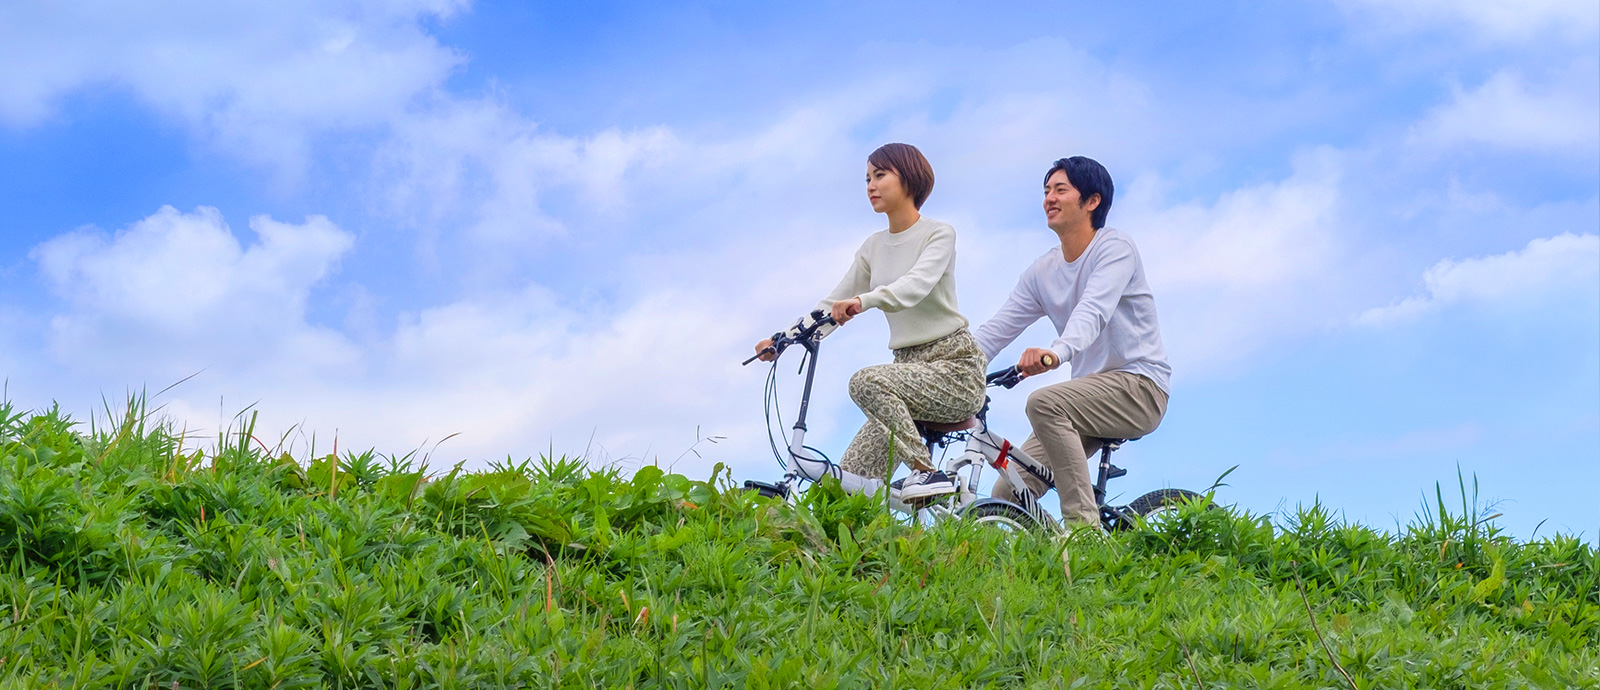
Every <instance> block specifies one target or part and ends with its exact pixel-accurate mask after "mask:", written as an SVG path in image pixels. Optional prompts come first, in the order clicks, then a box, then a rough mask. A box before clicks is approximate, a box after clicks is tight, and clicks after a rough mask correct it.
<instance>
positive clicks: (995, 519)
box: [966, 503, 1037, 532]
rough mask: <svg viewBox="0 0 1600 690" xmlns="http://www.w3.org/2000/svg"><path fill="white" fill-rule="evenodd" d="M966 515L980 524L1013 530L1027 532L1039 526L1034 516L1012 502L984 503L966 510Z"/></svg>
mask: <svg viewBox="0 0 1600 690" xmlns="http://www.w3.org/2000/svg"><path fill="white" fill-rule="evenodd" d="M966 517H967V518H968V519H970V520H972V521H973V522H976V523H978V524H980V525H993V526H995V527H999V528H1001V529H1004V530H1008V531H1011V532H1026V531H1028V530H1030V529H1033V528H1034V527H1035V526H1037V523H1036V522H1035V521H1034V519H1033V516H1032V515H1029V514H1028V511H1026V510H1023V509H1022V508H1020V507H1017V506H1016V505H1013V504H1010V503H984V504H982V505H978V506H974V507H973V508H972V509H971V510H968V511H967V512H966Z"/></svg>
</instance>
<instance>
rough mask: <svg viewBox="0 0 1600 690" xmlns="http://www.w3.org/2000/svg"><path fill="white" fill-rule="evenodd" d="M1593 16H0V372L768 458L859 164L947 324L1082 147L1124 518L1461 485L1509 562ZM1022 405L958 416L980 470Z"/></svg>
mask: <svg viewBox="0 0 1600 690" xmlns="http://www.w3.org/2000/svg"><path fill="white" fill-rule="evenodd" d="M1597 15H1600V9H1597V8H1595V7H1594V5H1593V3H1592V2H1587V1H1584V0H1579V1H1575V2H1573V1H1567V0H1539V1H1536V2H1515V3H1513V2H1501V1H1498V0H1466V1H1458V2H1445V1H1443V0H1413V1H1411V2H1377V1H1375V0H1342V1H1337V2H1308V3H1293V4H1291V3H1269V2H1235V3H1203V4H1198V5H1197V4H1194V3H1172V4H1167V5H1150V4H1143V5H1128V6H1102V5H1092V4H1071V3H1060V2H1057V3H1035V4H1022V3H1015V4H1008V5H1007V6H1006V7H1004V8H1001V9H995V8H991V7H977V6H972V5H971V4H970V3H965V4H961V3H947V4H928V3H919V4H915V5H910V4H899V3H875V4H872V5H871V6H866V7H863V6H860V5H859V4H856V3H812V4H807V5H805V6H796V5H794V4H792V3H789V4H777V3H701V4H692V5H675V6H669V5H659V4H644V3H582V4H572V3H547V4H542V3H467V2H457V1H453V0H397V1H394V2H381V1H378V0H368V1H364V2H349V3H341V2H309V1H291V2H283V3H273V4H270V5H257V4H234V5H224V4H217V3H201V2H156V3H143V4H140V5H139V6H138V7H136V8H135V7H132V6H129V7H106V6H103V5H98V4H93V3H87V2H22V3H8V4H6V5H5V6H4V7H0V371H3V373H4V376H5V378H6V379H7V386H8V395H9V396H10V398H11V399H12V400H13V401H16V402H17V403H19V404H21V405H24V406H26V407H43V406H47V405H49V404H50V403H51V402H52V401H60V402H61V404H62V405H63V406H65V407H66V408H67V409H69V410H71V411H73V412H75V413H76V414H78V415H79V416H80V417H87V416H88V415H89V414H91V413H92V412H93V411H94V410H96V409H99V408H100V405H101V401H102V399H103V398H112V399H117V398H120V397H121V396H123V395H124V394H125V393H126V391H128V390H138V389H140V388H148V389H150V390H159V389H161V388H164V387H166V386H167V385H168V384H171V383H173V382H175V381H177V380H179V379H182V378H183V377H185V376H188V375H190V374H195V373H196V372H199V374H198V375H197V376H195V377H194V378H193V379H190V380H189V381H187V382H185V383H184V384H182V385H181V386H178V387H176V388H174V389H173V390H171V391H169V392H167V393H165V394H163V395H162V396H161V397H160V398H159V400H158V402H160V403H162V404H164V405H165V407H164V410H165V412H166V413H167V414H169V415H171V417H172V419H173V420H175V423H177V424H179V425H180V426H186V427H187V428H189V429H191V430H198V432H199V433H204V434H208V435H209V434H215V433H216V430H217V429H218V428H219V427H221V426H223V425H226V424H227V423H228V422H229V420H230V419H231V418H232V416H233V415H234V414H236V413H237V412H239V411H240V410H242V409H245V408H247V407H250V406H252V405H253V406H254V409H258V410H260V411H261V420H262V421H261V423H262V425H263V429H264V431H266V432H267V433H266V434H263V436H268V437H271V438H279V437H283V435H284V434H288V435H287V437H286V439H287V443H289V444H290V445H295V446H297V447H299V448H305V447H306V446H308V445H309V444H310V443H311V442H312V438H313V437H314V438H315V439H316V443H317V444H318V448H319V449H325V448H327V447H329V446H330V445H331V441H332V439H333V438H334V437H335V436H337V437H338V439H339V443H340V445H341V447H342V448H349V447H367V446H376V447H377V448H379V449H381V450H384V451H389V452H405V451H408V450H410V449H413V448H418V447H424V448H432V447H433V446H432V444H433V443H435V442H437V441H439V440H440V439H442V438H445V437H446V436H449V435H451V434H459V435H457V436H454V437H453V438H451V439H450V440H449V441H447V442H446V443H444V444H443V445H441V446H439V447H438V448H437V450H435V451H434V454H435V459H436V461H438V462H447V463H450V462H455V461H456V460H467V461H469V462H470V463H482V462H486V461H488V460H491V459H495V458H501V457H505V456H507V455H510V456H515V457H523V456H527V455H530V454H537V453H541V452H546V451H548V450H549V449H552V448H553V449H554V450H555V451H556V452H567V453H580V452H585V451H587V452H588V453H589V454H590V456H591V457H592V458H594V459H596V460H597V461H610V462H617V463H620V464H622V465H623V466H625V467H631V466H637V465H638V464H640V463H644V462H661V463H663V464H673V465H675V467H676V468H677V469H678V470H680V471H684V472H688V473H691V474H704V473H706V472H708V471H709V468H710V466H711V464H712V463H714V462H724V463H727V464H729V465H732V466H733V467H734V469H735V473H736V474H737V475H738V476H740V477H756V476H772V475H774V474H776V468H775V465H774V463H773V461H772V460H771V459H770V457H768V456H767V454H766V450H765V445H766V442H765V440H764V438H763V435H764V433H765V429H764V426H763V421H762V415H761V393H760V390H761V375H760V372H757V371H754V370H751V369H743V368H740V367H739V366H738V365H737V362H738V360H739V359H742V357H743V356H744V353H745V351H746V350H747V349H748V348H749V345H750V343H751V342H753V341H754V340H755V339H757V338H758V337H760V336H761V335H763V334H765V333H770V332H771V331H773V330H775V329H776V328H777V327H780V326H782V325H784V324H786V323H788V322H789V321H790V320H791V319H793V318H794V316H795V315H797V313H798V312H799V311H801V310H803V309H805V308H806V307H807V306H808V305H810V304H811V303H813V302H814V301H815V300H816V298H817V297H818V296H819V295H820V294H822V293H823V292H824V291H825V290H826V289H827V288H829V287H831V286H832V285H833V283H834V282H835V281H836V280H837V278H838V275H839V273H840V272H841V271H842V270H843V267H844V265H845V260H846V258H847V257H848V256H849V254H850V253H851V251H853V249H854V248H855V246H856V245H857V244H859V242H860V240H861V238H863V237H864V236H865V235H866V234H868V233H870V232H872V231H874V230H876V229H879V228H880V227H882V221H881V219H880V218H879V217H877V216H875V215H873V214H872V213H871V212H870V209H869V207H868V206H867V204H866V203H865V201H864V199H863V196H864V195H863V193H862V190H861V181H860V177H861V172H862V169H863V167H864V163H863V161H864V159H865V156H866V154H867V153H868V152H869V151H871V150H872V149H873V148H874V147H876V146H877V145H879V144H882V143H884V142H887V141H907V142H910V143H913V144H916V145H917V146H919V147H921V148H922V149H923V150H924V152H926V153H927V154H928V156H929V158H930V159H931V160H932V162H933V164H934V167H935V169H936V171H937V173H938V184H937V185H936V188H935V191H934V193H933V196H932V198H931V199H930V201H929V202H928V204H927V206H926V207H925V208H924V210H925V212H927V214H928V215H930V216H932V217H935V218H940V219H942V220H946V221H948V222H951V223H952V224H953V225H954V226H955V227H956V228H957V231H958V233H959V235H960V244H959V245H958V252H959V259H958V261H959V263H958V266H959V269H958V283H957V284H958V290H959V294H960V300H961V304H962V307H963V311H964V312H965V313H966V314H967V315H968V317H969V318H970V319H973V320H974V321H980V320H982V319H983V318H986V317H987V316H988V315H989V314H990V313H992V311H993V310H994V309H995V308H996V307H998V306H999V304H1000V302H1001V300H1002V299H1003V298H1004V296H1005V294H1006V292H1007V291H1008V290H1009V289H1010V287H1011V285H1012V284H1013V282H1014V280H1015V276H1016V275H1017V273H1018V272H1020V270H1021V269H1022V268H1023V267H1024V266H1025V265H1026V264H1027V263H1028V262H1029V261H1031V260H1032V259H1033V258H1034V257H1036V256H1037V255H1038V254H1039V253H1041V252H1043V251H1045V249H1046V248H1048V246H1049V245H1050V244H1051V243H1052V240H1053V235H1052V234H1050V233H1049V231H1048V230H1047V229H1046V228H1044V226H1043V222H1042V217H1041V213H1040V211H1039V179H1040V176H1041V174H1042V173H1043V171H1044V170H1045V169H1046V168H1047V167H1048V165H1049V161H1051V160H1053V159H1055V158H1058V157H1061V156H1065V155H1074V154H1083V155H1090V156H1093V157H1096V158H1098V159H1099V160H1101V161H1102V162H1104V163H1105V164H1106V165H1107V166H1108V167H1109V168H1110V169H1111V171H1112V173H1113V175H1114V176H1115V178H1116V180H1117V185H1118V196H1117V198H1116V203H1115V207H1114V210H1113V211H1112V213H1111V218H1110V222H1111V224H1112V225H1114V226H1116V227H1119V228H1121V229H1122V230H1124V231H1125V232H1127V233H1129V234H1130V235H1131V236H1133V237H1134V238H1135V239H1136V240H1137V241H1138V242H1139V244H1140V248H1141V251H1142V253H1143V255H1144V258H1145V262H1146V266H1147V270H1148V272H1149V275H1150V281H1151V283H1152V286H1153V287H1154V289H1155V290H1156V296H1157V304H1158V308H1159V310H1160V314H1161V319H1162V324H1163V333H1164V336H1165V338H1166V341H1167V344H1168V349H1169V351H1170V353H1171V356H1172V364H1173V367H1174V372H1175V373H1174V378H1173V398H1172V403H1171V409H1170V411H1169V413H1168V417H1167V419H1166V421H1165V422H1164V423H1163V425H1162V427H1161V429H1160V430H1159V431H1158V432H1156V433H1155V434H1153V435H1151V436H1150V437H1149V438H1147V439H1145V440H1141V441H1139V442H1138V443H1135V444H1132V445H1130V446H1129V447H1128V448H1127V449H1126V450H1125V451H1124V455H1123V457H1124V459H1125V464H1126V465H1127V466H1128V467H1129V468H1130V469H1131V470H1132V472H1131V473H1130V475H1129V477H1128V478H1127V479H1124V480H1119V481H1120V482H1122V483H1123V484H1124V486H1122V487H1121V488H1120V490H1122V491H1124V492H1126V493H1127V494H1128V497H1130V498H1131V496H1132V495H1136V494H1137V493H1139V492H1142V491H1145V490H1148V489H1153V488H1157V487H1159V486H1165V485H1174V486H1202V487H1203V486H1205V485H1207V484H1209V483H1210V482H1211V480H1212V479H1213V478H1215V477H1216V476H1217V475H1218V474H1220V473H1221V472H1222V471H1224V470H1226V469H1227V468H1228V467H1230V466H1232V465H1235V464H1237V465H1239V466H1240V468H1239V470H1238V471H1237V472H1235V473H1234V474H1233V475H1232V476H1230V477H1229V481H1230V483H1231V484H1232V486H1230V487H1228V488H1226V489H1224V492H1223V494H1222V498H1223V500H1225V501H1229V502H1236V503H1238V504H1240V505H1242V506H1245V507H1248V508H1250V509H1252V510H1257V511H1273V510H1278V509H1280V508H1282V507H1292V506H1293V505H1295V504H1300V503H1309V502H1311V501H1315V500H1321V501H1323V502H1325V503H1327V504H1329V505H1330V506H1333V507H1335V508H1337V509H1340V510H1343V511H1344V512H1345V514H1346V515H1347V516H1349V517H1351V518H1353V519H1359V520H1364V521H1367V522H1370V523H1373V524H1376V525H1379V526H1392V525H1394V524H1395V523H1396V522H1397V521H1398V522H1400V523H1404V522H1406V521H1408V520H1410V519H1411V517H1412V515H1413V514H1414V513H1415V511H1416V510H1417V508H1418V506H1419V505H1420V501H1421V499H1422V497H1423V495H1424V493H1431V491H1432V489H1433V486H1434V483H1435V482H1445V483H1446V484H1447V485H1449V484H1453V483H1454V481H1455V477H1456V470H1457V467H1459V468H1461V470H1462V471H1464V472H1466V473H1468V475H1469V476H1470V475H1473V474H1475V475H1476V476H1477V477H1478V479H1479V482H1480V485H1481V487H1482V491H1483V494H1484V496H1485V497H1487V498H1490V499H1499V500H1501V501H1502V502H1501V503H1500V505H1499V506H1498V510H1499V511H1500V512H1503V513H1504V517H1503V518H1501V521H1502V522H1503V524H1505V525H1506V526H1507V527H1508V528H1510V529H1511V530H1512V531H1513V532H1514V533H1515V534H1518V535H1519V536H1527V535H1529V534H1531V533H1532V532H1533V530H1534V528H1535V526H1536V525H1538V524H1540V523H1541V522H1543V523H1544V526H1543V527H1542V528H1540V529H1541V530H1542V531H1544V532H1547V531H1551V530H1562V531H1573V532H1581V533H1584V534H1586V535H1588V538H1590V539H1593V538H1594V537H1595V530H1596V528H1597V525H1600V500H1597V494H1600V277H1597V274H1600V249H1597V238H1596V232H1597V227H1600V58H1597V57H1596V56H1597V54H1600V38H1597V36H1600V28H1597V27H1600V16H1597ZM857 324H859V325H852V326H851V327H850V328H847V329H845V330H843V331H840V332H839V334H838V335H836V336H834V337H833V338H830V340H829V341H828V346H827V347H828V350H827V352H826V357H825V359H824V362H823V365H822V368H821V373H820V376H821V380H820V381H819V394H818V396H817V400H816V401H815V402H814V405H815V408H814V409H815V412H814V414H815V419H816V420H817V423H816V424H814V427H813V428H814V429H815V432H814V435H813V438H814V439H815V440H816V442H817V445H820V446H822V447H824V448H825V449H828V450H831V451H833V452H834V453H837V452H838V451H839V450H841V449H842V448H843V446H844V444H845V443H846V441H847V440H848V438H849V435H850V433H852V432H853V430H854V427H855V426H856V425H857V424H858V423H859V422H860V419H861V417H860V413H859V412H858V411H856V410H855V409H854V408H853V406H852V405H851V404H850V402H849V400H848V397H847V396H846V395H845V394H844V382H845V380H846V379H847V377H848V376H849V374H850V373H851V372H852V371H853V370H854V369H856V368H859V367H860V366H864V365H867V364H870V363H874V362H879V361H883V360H884V359H886V358H887V356H888V353H887V352H886V351H885V350H884V348H883V343H884V342H885V340H886V330H885V328H884V326H883V324H882V322H881V319H870V318H869V319H866V320H864V321H858V322H857ZM1049 337H1050V334H1049V333H1047V332H1045V331H1044V330H1043V329H1042V328H1036V329H1035V330H1033V331H1030V332H1029V334H1028V335H1027V336H1025V338H1024V341H1028V342H1031V341H1030V340H1029V339H1032V340H1036V341H1038V342H1045V341H1047V340H1048V338H1049ZM1025 344H1026V342H1021V343H1019V344H1018V345H1017V346H1015V347H1014V349H1016V350H1020V348H1021V347H1022V346H1024V345H1025ZM1002 356H1003V357H1009V356H1014V353H1007V354H1006V355H1002ZM784 383H785V385H787V386H788V388H786V389H785V390H787V391H788V392H790V393H797V391H798V387H797V386H796V385H794V382H793V381H785V382H784ZM1024 399H1025V395H1024V394H1023V392H1021V391H1018V392H1012V393H1005V394H999V395H997V396H996V402H995V406H996V407H995V409H996V412H995V426H996V427H997V428H999V429H1001V430H1002V431H1004V432H1005V433H1007V434H1008V435H1011V436H1015V437H1017V439H1018V440H1020V439H1021V437H1022V436H1024V435H1025V434H1026V427H1025V420H1024V418H1023V416H1022V415H1021V407H1022V402H1023V400H1024ZM697 434H698V436H697ZM713 435H714V436H721V437H724V438H722V439H721V440H719V441H718V442H716V443H710V442H700V443H698V444H696V439H697V438H701V437H706V436H713ZM691 447H693V452H689V449H690V448H691Z"/></svg>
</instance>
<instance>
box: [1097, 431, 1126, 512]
mask: <svg viewBox="0 0 1600 690" xmlns="http://www.w3.org/2000/svg"><path fill="white" fill-rule="evenodd" d="M1096 440H1098V441H1099V442H1100V471H1099V473H1098V476H1096V477H1095V481H1094V502H1095V504H1096V505H1102V506H1103V505H1105V504H1106V482H1108V481H1111V480H1112V479H1116V478H1117V477H1120V476H1122V475H1124V474H1127V473H1128V471H1127V470H1124V469H1122V468H1120V467H1117V466H1116V465H1113V464H1111V451H1114V450H1116V449H1118V448H1121V447H1122V444H1123V443H1125V442H1126V439H1120V438H1102V439H1096Z"/></svg>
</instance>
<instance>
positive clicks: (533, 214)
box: [375, 100, 677, 250]
mask: <svg viewBox="0 0 1600 690" xmlns="http://www.w3.org/2000/svg"><path fill="white" fill-rule="evenodd" d="M676 148H677V142H676V139H675V137H674V136H673V134H672V132H671V131H669V130H667V129H666V128H662V127H653V128H647V129H644V130H640V131H634V132H622V131H620V130H617V129H614V128H613V129H606V130H602V131H600V132H598V133H595V134H593V135H590V136H587V137H567V136H562V135H559V134H555V133H548V132H542V131H540V130H539V127H538V126H537V124H535V123H534V122H533V121H532V120H530V119H528V118H526V117H524V116H522V115H520V114H518V113H515V112H513V111H511V110H510V109H508V108H506V107H505V106H504V105H502V104H500V103H498V102H496V101H493V100H470V101H452V100H441V101H439V102H436V103H435V104H434V107H433V108H431V109H430V110H429V111H427V112H422V113H416V114H414V115H411V116H407V117H405V118H401V119H399V120H398V121H397V122H396V123H395V130H394V135H393V137H392V138H391V139H390V140H389V141H388V142H387V143H386V144H385V145H384V147H383V148H382V150H381V151H380V152H379V154H378V158H377V161H376V164H375V165H376V171H377V172H376V179H375V184H376V186H377V188H378V189H380V190H382V191H381V194H382V196H383V198H384V207H385V208H386V212H387V213H389V214H392V215H394V216H395V217H399V218H402V219H404V220H405V221H406V222H408V223H409V224H412V225H414V226H417V227H419V228H423V229H424V231H425V234H426V235H436V234H437V233H438V232H439V231H440V230H441V229H443V228H462V229H463V230H464V232H465V233H466V237H467V239H469V240H471V242H472V243H473V244H477V245H479V246H483V245H487V246H490V247H494V248H497V249H502V250H503V249H505V248H508V247H510V248H518V247H528V246H538V245H541V244H543V241H544V240H547V239H548V238H550V237H551V236H559V235H562V234H564V233H565V232H566V230H567V228H566V225H565V223H564V221H563V220H561V219H559V218H557V217H555V216H553V215H551V214H550V213H549V212H548V211H547V210H546V209H545V208H544V206H545V205H546V204H547V203H548V201H549V199H548V196H549V195H551V194H553V193H557V192H568V193H569V194H568V196H571V197H575V198H576V200H578V201H579V202H580V203H581V204H583V205H585V206H587V207H589V208H591V209H598V210H600V211H601V213H602V214H604V213H607V212H610V213H617V212H620V211H621V210H623V209H625V208H626V207H627V205H628V201H629V199H628V197H627V196H626V195H625V189H624V187H623V182H624V179H625V177H626V176H627V175H628V174H629V172H630V171H635V172H636V171H637V170H638V169H639V168H641V167H648V166H649V165H651V164H653V163H655V162H658V161H660V160H661V159H662V158H663V157H665V156H667V155H670V154H671V153H672V152H673V151H674V150H675V149H676ZM429 239H433V238H431V237H430V238H429Z"/></svg>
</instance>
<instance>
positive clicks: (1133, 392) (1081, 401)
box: [990, 371, 1167, 527]
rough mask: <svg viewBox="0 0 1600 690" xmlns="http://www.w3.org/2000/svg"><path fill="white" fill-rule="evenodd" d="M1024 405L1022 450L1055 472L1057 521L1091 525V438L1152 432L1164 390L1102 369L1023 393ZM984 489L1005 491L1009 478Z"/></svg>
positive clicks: (1027, 479)
mask: <svg viewBox="0 0 1600 690" xmlns="http://www.w3.org/2000/svg"><path fill="white" fill-rule="evenodd" d="M1027 409H1028V421H1029V422H1032V423H1033V435H1032V436H1029V437H1028V441H1027V442H1026V443H1024V444H1022V452H1024V453H1027V454H1028V456H1029V457H1032V458H1034V459H1035V460H1039V461H1040V462H1043V463H1044V464H1045V466H1046V467H1049V468H1050V471H1051V472H1053V473H1055V478H1056V494H1057V495H1058V496H1059V497H1060V499H1061V519H1062V523H1063V524H1064V525H1065V526H1068V527H1072V526H1075V525H1080V524H1087V525H1095V524H1099V522H1100V507H1099V506H1098V505H1096V504H1095V500H1094V484H1093V483H1092V482H1091V480H1090V478H1089V466H1088V458H1089V457H1091V456H1093V455H1094V453H1095V452H1096V451H1099V450H1100V443H1099V442H1098V441H1095V440H1092V439H1099V438H1137V437H1139V436H1144V435H1145V434H1148V433H1150V432H1152V431H1155V430H1156V426H1157V425H1159V424H1161V417H1162V416H1163V415H1165V414H1166V413H1167V394H1166V393H1165V392H1163V391H1162V390H1161V388H1159V387H1158V386H1156V384H1155V382H1154V381H1151V380H1150V379H1147V378H1145V377H1143V376H1140V375H1138V374H1133V373H1129V372H1126V371H1107V372H1102V373H1099V374H1090V375H1089V376H1085V377H1082V378H1076V379H1073V380H1071V381H1067V382H1065V383H1058V384H1055V385H1053V386H1045V387H1044V388H1040V389H1038V390H1036V391H1034V392H1033V394H1032V395H1029V396H1028V408H1027ZM1021 474H1022V481H1023V482H1024V483H1026V484H1027V485H1028V490H1029V491H1031V492H1033V495H1034V497H1035V498H1038V497H1040V496H1043V495H1044V492H1045V490H1046V489H1045V486H1044V484H1043V483H1042V482H1040V481H1039V480H1037V479H1034V478H1033V476H1032V475H1029V474H1028V473H1026V472H1023V473H1021ZM990 493H991V495H994V496H998V497H1002V498H1003V497H1005V496H1008V495H1010V494H1011V493H1012V487H1011V482H1010V481H1008V480H1007V479H1006V478H1005V476H1004V475H1002V476H1001V477H1000V480H999V481H997V482H995V485H994V490H993V491H992V492H990Z"/></svg>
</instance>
